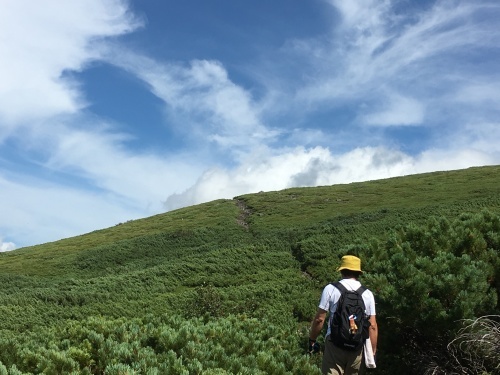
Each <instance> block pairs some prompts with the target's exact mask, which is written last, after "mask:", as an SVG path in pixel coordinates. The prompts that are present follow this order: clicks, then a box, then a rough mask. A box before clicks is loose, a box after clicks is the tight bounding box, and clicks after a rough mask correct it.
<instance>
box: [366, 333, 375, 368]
mask: <svg viewBox="0 0 500 375" xmlns="http://www.w3.org/2000/svg"><path fill="white" fill-rule="evenodd" d="M363 350H364V352H365V364H366V368H376V367H377V365H376V364H375V357H374V356H373V349H372V342H371V341H370V339H366V342H365V345H363Z"/></svg>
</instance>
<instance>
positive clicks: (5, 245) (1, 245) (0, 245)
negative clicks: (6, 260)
mask: <svg viewBox="0 0 500 375" xmlns="http://www.w3.org/2000/svg"><path fill="white" fill-rule="evenodd" d="M15 249H16V244H15V243H13V242H3V240H2V239H1V238H0V253H3V252H6V251H12V250H15Z"/></svg>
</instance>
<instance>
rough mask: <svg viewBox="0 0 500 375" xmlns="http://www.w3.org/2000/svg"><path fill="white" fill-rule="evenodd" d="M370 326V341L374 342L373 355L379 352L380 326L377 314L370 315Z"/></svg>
mask: <svg viewBox="0 0 500 375" xmlns="http://www.w3.org/2000/svg"><path fill="white" fill-rule="evenodd" d="M369 320H370V328H369V330H368V333H369V337H370V342H371V344H372V350H373V355H375V353H377V341H378V326H377V317H376V315H370V318H369Z"/></svg>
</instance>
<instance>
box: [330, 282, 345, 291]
mask: <svg viewBox="0 0 500 375" xmlns="http://www.w3.org/2000/svg"><path fill="white" fill-rule="evenodd" d="M332 285H333V286H334V287H335V288H337V289H338V290H340V294H344V293H345V292H347V289H346V287H345V286H343V285H342V283H341V282H340V281H337V282H336V283H333V284H332Z"/></svg>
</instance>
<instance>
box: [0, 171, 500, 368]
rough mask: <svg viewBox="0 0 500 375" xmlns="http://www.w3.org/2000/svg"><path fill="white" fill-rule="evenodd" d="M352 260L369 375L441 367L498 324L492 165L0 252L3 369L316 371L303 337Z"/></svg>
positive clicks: (177, 215)
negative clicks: (452, 352)
mask: <svg viewBox="0 0 500 375" xmlns="http://www.w3.org/2000/svg"><path fill="white" fill-rule="evenodd" d="M346 253H352V254H356V255H358V256H360V257H361V258H362V259H363V267H364V268H365V269H366V271H367V272H366V273H365V275H364V276H363V279H362V280H361V281H362V282H363V283H364V284H365V285H366V286H368V287H369V288H370V289H372V290H373V291H374V292H375V294H376V298H377V306H378V307H377V309H378V314H377V315H378V320H379V326H380V351H379V352H380V354H379V358H378V362H379V369H378V370H377V372H379V373H380V374H385V373H387V374H391V373H400V371H406V372H407V373H410V374H411V373H417V374H418V373H423V369H426V368H429V366H430V364H429V363H426V362H425V356H419V355H416V354H418V353H419V351H421V352H422V353H425V352H427V353H428V352H429V350H433V351H435V353H438V354H439V355H442V363H438V365H439V366H441V367H440V368H441V369H443V371H445V370H446V368H447V367H446V366H449V365H450V361H451V360H450V358H451V357H450V356H449V355H448V354H447V352H446V344H447V343H448V342H449V341H450V340H452V339H453V338H454V337H455V336H456V334H457V333H458V331H459V330H460V328H462V327H463V321H462V319H474V318H478V317H480V316H483V315H499V311H500V309H499V304H498V294H499V290H500V271H499V270H500V167H499V166H490V167H480V168H470V169H466V170H459V171H449V172H436V173H428V174H420V175H413V176H405V177H398V178H391V179H384V180H377V181H369V182H363V183H352V184H345V185H334V186H324V187H315V188H293V189H286V190H282V191H276V192H261V193H256V194H248V195H243V196H239V197H235V198H234V199H231V200H217V201H213V202H209V203H205V204H200V205H197V206H192V207H187V208H183V209H179V210H176V211H172V212H168V213H165V214H161V215H156V216H153V217H149V218H146V219H141V220H136V221H129V222H126V223H121V224H118V225H116V226H114V227H112V228H107V229H103V230H99V231H94V232H92V233H88V234H84V235H81V236H78V237H73V238H68V239H64V240H60V241H56V242H52V243H47V244H43V245H38V246H33V247H27V248H22V249H19V250H15V251H12V252H7V253H0V282H1V285H2V287H1V288H0V316H1V317H2V324H1V325H0V375H1V374H21V373H24V374H32V373H47V374H60V373H74V374H80V373H82V374H104V373H106V374H164V373H165V374H233V373H234V374H237V373H241V374H269V373H271V374H299V373H301V374H318V373H319V370H318V363H319V361H320V358H319V356H313V357H309V356H307V355H306V354H305V346H306V342H307V335H308V332H307V330H308V326H309V322H310V320H311V318H312V316H313V315H314V313H315V311H316V306H317V303H318V300H319V296H320V293H321V290H322V287H323V286H324V285H325V283H327V282H330V281H333V280H334V279H336V278H337V277H338V275H337V273H336V272H335V269H336V267H337V266H338V263H339V260H340V256H341V255H344V254H346ZM402 296H403V297H402ZM401 335H403V336H401ZM402 337H404V338H405V340H406V343H407V345H406V346H405V345H401V344H397V343H396V342H394V341H395V340H396V339H398V340H401V338H402ZM396 341H397V340H396ZM410 349H411V355H410V354H409V353H410ZM483 362H484V361H483ZM493 362H494V363H495V359H493ZM498 362H499V361H498V356H497V357H496V363H498ZM486 364H488V361H486ZM465 365H471V364H470V363H468V364H465ZM492 368H493V367H487V368H486V371H485V373H491V374H498V373H499V372H498V371H500V369H498V368H497V372H494V370H492ZM487 371H489V372H487ZM435 373H439V372H435ZM443 373H446V371H445V372H443Z"/></svg>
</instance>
